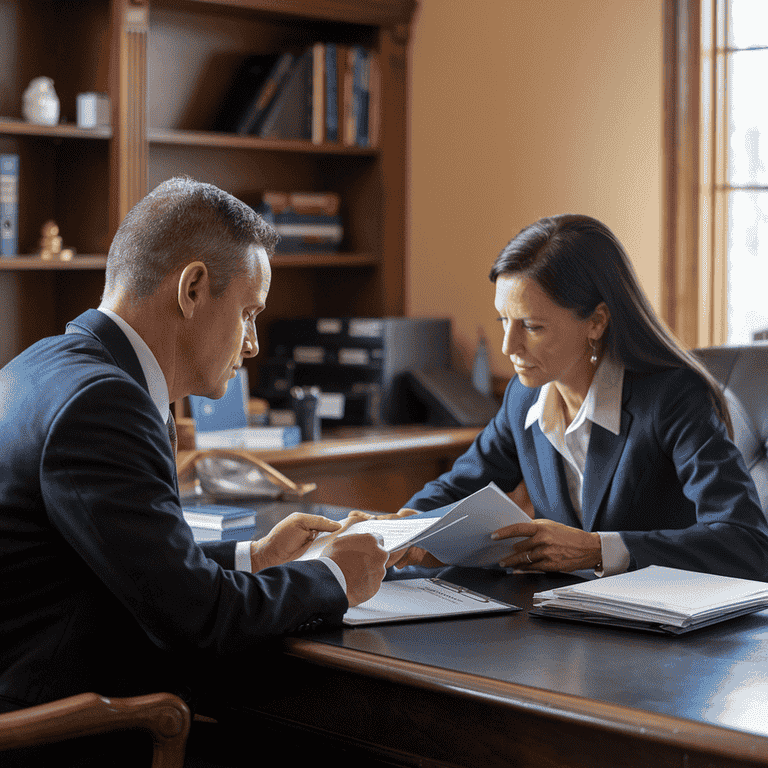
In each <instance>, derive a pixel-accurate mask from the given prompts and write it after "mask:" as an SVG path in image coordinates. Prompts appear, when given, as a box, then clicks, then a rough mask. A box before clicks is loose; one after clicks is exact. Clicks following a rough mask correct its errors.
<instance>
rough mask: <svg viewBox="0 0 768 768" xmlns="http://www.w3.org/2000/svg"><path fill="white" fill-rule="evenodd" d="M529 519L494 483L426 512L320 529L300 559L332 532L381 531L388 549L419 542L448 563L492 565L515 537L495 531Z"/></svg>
mask: <svg viewBox="0 0 768 768" xmlns="http://www.w3.org/2000/svg"><path fill="white" fill-rule="evenodd" d="M425 515H429V516H428V517H427V516H425ZM530 522H531V518H530V517H528V515H526V514H525V512H523V510H522V509H521V508H520V507H519V506H518V505H517V504H515V503H514V502H513V501H512V500H511V499H510V498H509V497H508V496H507V495H506V494H505V493H504V492H503V491H501V490H500V489H499V487H498V486H497V485H496V484H495V483H490V484H489V485H487V486H486V487H485V488H483V489H482V490H479V491H477V492H476V493H473V494H472V495H471V496H467V498H465V499H461V500H460V501H457V502H454V503H452V504H447V505H446V506H444V507H441V508H440V509H437V510H433V511H431V512H428V513H423V514H421V515H413V516H412V517H403V518H395V519H390V520H376V519H375V518H374V519H372V520H363V521H361V522H359V523H355V524H354V525H352V526H350V527H349V528H347V529H346V530H344V531H342V532H341V533H336V534H322V535H320V536H318V537H317V539H316V540H315V541H314V543H313V544H312V546H311V547H310V548H309V549H308V550H307V552H306V553H305V554H304V555H303V556H302V557H301V558H300V559H301V560H309V559H312V558H314V557H319V556H320V553H321V552H322V550H323V549H324V548H325V547H326V546H327V545H328V544H330V542H331V541H332V540H333V537H336V536H346V535H348V534H353V533H377V534H379V535H380V536H381V537H382V538H383V540H384V549H386V550H387V551H388V552H396V551H397V550H399V549H405V548H406V547H410V546H419V547H421V548H422V549H425V550H427V551H428V552H431V553H432V554H433V555H434V556H435V557H436V558H437V559H438V560H440V561H441V562H442V563H445V564H446V565H464V566H474V567H485V568H493V567H498V563H499V561H500V560H501V559H502V558H503V557H506V556H507V555H508V554H509V553H510V551H511V548H512V545H513V544H514V543H515V541H517V539H502V540H501V541H494V540H493V539H491V534H492V533H493V532H494V531H496V530H498V529H499V528H503V527H504V526H507V525H512V523H530Z"/></svg>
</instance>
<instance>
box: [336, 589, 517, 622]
mask: <svg viewBox="0 0 768 768" xmlns="http://www.w3.org/2000/svg"><path fill="white" fill-rule="evenodd" d="M519 610H520V609H519V608H518V607H517V606H514V605H509V604H507V603H501V602H499V601H497V600H492V599H491V598H489V597H486V596H485V595H481V594H479V593H478V592H473V591H471V590H469V589H465V588H464V587H460V586H457V585H456V584H451V583H450V582H447V581H442V580H441V579H403V580H401V581H383V582H382V583H381V587H380V589H379V591H378V592H377V593H376V594H375V595H374V596H373V597H372V598H371V599H370V600H366V602H364V603H361V604H360V605H358V606H356V607H355V608H350V609H349V610H348V611H347V612H346V613H345V614H344V623H345V624H347V625H352V626H357V625H360V624H380V623H383V622H393V621H412V620H414V619H427V618H436V617H438V616H456V615H462V614H463V615H467V614H475V613H486V612H494V611H519Z"/></svg>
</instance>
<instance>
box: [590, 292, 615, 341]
mask: <svg viewBox="0 0 768 768" xmlns="http://www.w3.org/2000/svg"><path fill="white" fill-rule="evenodd" d="M610 319H611V313H610V311H609V309H608V305H607V304H606V303H605V302H604V301H601V302H600V303H599V304H598V305H597V306H596V307H595V311H594V312H593V313H592V317H591V318H590V321H591V323H592V330H593V332H594V334H595V335H594V337H592V338H594V340H595V341H599V340H600V339H601V338H602V337H603V334H604V333H605V329H606V328H607V327H608V322H609V321H610Z"/></svg>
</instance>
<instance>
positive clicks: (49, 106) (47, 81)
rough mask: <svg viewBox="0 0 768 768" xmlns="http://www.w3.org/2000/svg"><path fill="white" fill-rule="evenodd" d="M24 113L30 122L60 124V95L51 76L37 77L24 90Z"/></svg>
mask: <svg viewBox="0 0 768 768" xmlns="http://www.w3.org/2000/svg"><path fill="white" fill-rule="evenodd" d="M22 114H23V115H24V119H25V120H26V121H27V122H28V123H36V124H37V125H58V123H59V97H58V96H57V95H56V91H55V90H54V87H53V80H51V78H50V77H36V78H35V79H34V80H32V82H31V83H30V84H29V85H28V86H27V90H26V91H24V101H23V104H22Z"/></svg>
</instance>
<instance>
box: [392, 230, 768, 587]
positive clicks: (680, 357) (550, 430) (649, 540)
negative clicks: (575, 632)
mask: <svg viewBox="0 0 768 768" xmlns="http://www.w3.org/2000/svg"><path fill="white" fill-rule="evenodd" d="M490 278H491V281H492V282H493V283H495V285H496V296H495V305H496V308H497V310H498V312H499V319H500V320H501V323H502V327H503V330H504V342H503V347H502V349H503V352H504V354H505V355H508V356H509V358H510V360H511V361H512V364H513V365H514V367H515V373H516V376H515V377H514V378H513V379H512V381H511V382H510V383H509V386H508V387H507V391H506V394H505V397H504V402H503V404H502V406H501V408H500V410H499V412H498V414H497V415H496V417H495V418H494V419H493V420H492V421H491V423H490V424H489V425H488V426H487V427H486V428H485V429H484V430H483V432H482V433H481V434H480V435H478V437H477V439H476V440H475V441H474V443H473V445H472V446H471V447H470V449H469V450H468V451H467V452H466V453H465V454H464V455H463V456H461V457H460V458H459V459H458V460H457V461H456V463H455V464H454V466H453V468H452V469H451V470H450V471H449V472H447V473H446V474H444V475H442V476H441V477H439V478H438V479H437V480H435V481H433V482H431V483H429V484H427V485H426V486H425V487H424V489H423V490H421V491H420V492H419V493H417V494H416V495H415V496H414V497H413V498H412V499H410V500H409V502H408V503H407V504H406V505H405V508H404V509H403V510H401V512H400V513H399V514H407V513H408V511H409V510H410V509H413V510H418V511H426V510H431V509H435V508H437V507H440V506H442V505H444V504H447V503H449V502H451V501H455V500H457V499H460V498H463V497H465V496H467V495H469V494H471V493H473V492H474V491H476V490H478V489H480V488H482V487H484V486H485V485H487V484H488V483H489V482H491V481H494V482H495V483H496V484H497V485H498V486H499V487H500V488H501V489H502V490H503V491H505V492H512V491H514V489H516V488H518V487H521V488H522V484H523V483H524V487H525V489H527V492H528V495H529V497H530V501H531V504H532V507H533V510H534V511H535V517H534V519H532V521H531V522H530V523H520V524H516V525H511V526H508V527H506V528H503V529H501V530H499V531H497V532H496V533H495V534H494V538H498V539H505V538H510V539H518V541H517V542H514V543H513V542H510V553H509V556H508V557H506V558H504V559H503V560H502V561H501V562H500V565H501V566H503V567H514V568H517V569H522V570H545V571H573V570H578V569H583V568H594V569H595V570H596V572H597V573H598V574H599V575H603V574H612V573H619V572H622V571H625V570H631V569H635V568H642V567H645V566H647V565H651V564H657V565H666V566H671V567H677V568H686V569H690V570H697V571H710V572H715V573H722V574H726V575H732V576H739V577H743V578H752V579H766V578H768V529H767V527H766V520H765V516H764V515H763V512H762V510H761V508H760V504H759V501H758V497H757V492H756V490H755V487H754V484H753V482H752V479H751V477H750V475H749V473H748V471H747V468H746V466H745V463H744V460H743V458H742V456H741V454H740V452H739V450H738V449H737V448H736V446H735V445H734V444H733V442H732V441H731V439H730V438H731V425H730V418H729V415H728V407H727V404H726V402H725V398H724V396H723V394H722V392H721V390H720V388H719V386H718V385H717V383H716V382H715V381H714V379H713V378H712V377H711V376H710V375H709V374H708V373H707V371H706V370H705V369H704V368H703V366H702V365H701V364H700V363H699V362H698V361H697V360H696V359H695V358H693V357H692V356H691V355H690V354H689V353H687V352H686V351H684V350H683V349H682V348H681V347H680V346H679V344H678V343H677V342H676V341H675V340H674V339H673V338H672V336H671V335H670V334H669V332H668V331H667V330H666V329H665V328H664V326H663V324H662V323H661V322H660V321H659V320H658V319H657V317H656V316H655V314H654V312H653V310H652V308H651V307H650V304H649V303H648V300H647V299H646V297H645V296H644V294H643V292H642V290H641V288H640V286H639V284H638V281H637V278H636V276H635V274H634V270H633V269H632V266H631V263H630V261H629V258H628V257H627V254H626V252H625V250H624V248H623V247H622V245H621V243H620V242H619V241H618V239H617V238H616V236H615V235H614V234H613V233H612V232H611V231H610V230H609V229H608V228H607V227H606V226H605V225H604V224H602V223H600V222H599V221H597V220H595V219H592V218H589V217H587V216H577V215H561V216H555V217H551V218H545V219H541V220H540V221H537V222H536V223H534V224H532V225H531V226H529V227H526V228H525V229H523V230H522V231H521V232H520V233H519V234H518V235H517V236H516V237H515V238H514V239H513V240H512V241H511V242H510V243H509V244H508V245H507V246H506V248H504V250H503V251H502V252H501V254H500V255H499V256H498V258H497V259H496V261H495V263H494V265H493V268H492V270H491V274H490ZM520 537H523V538H522V539H521V538H520ZM420 559H421V561H422V562H426V561H425V559H424V558H423V556H422V555H420V554H417V552H411V553H410V554H409V555H407V556H406V557H405V558H404V559H403V560H401V561H400V563H399V565H403V564H406V563H409V562H411V563H412V562H418V561H419V560H420Z"/></svg>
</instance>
